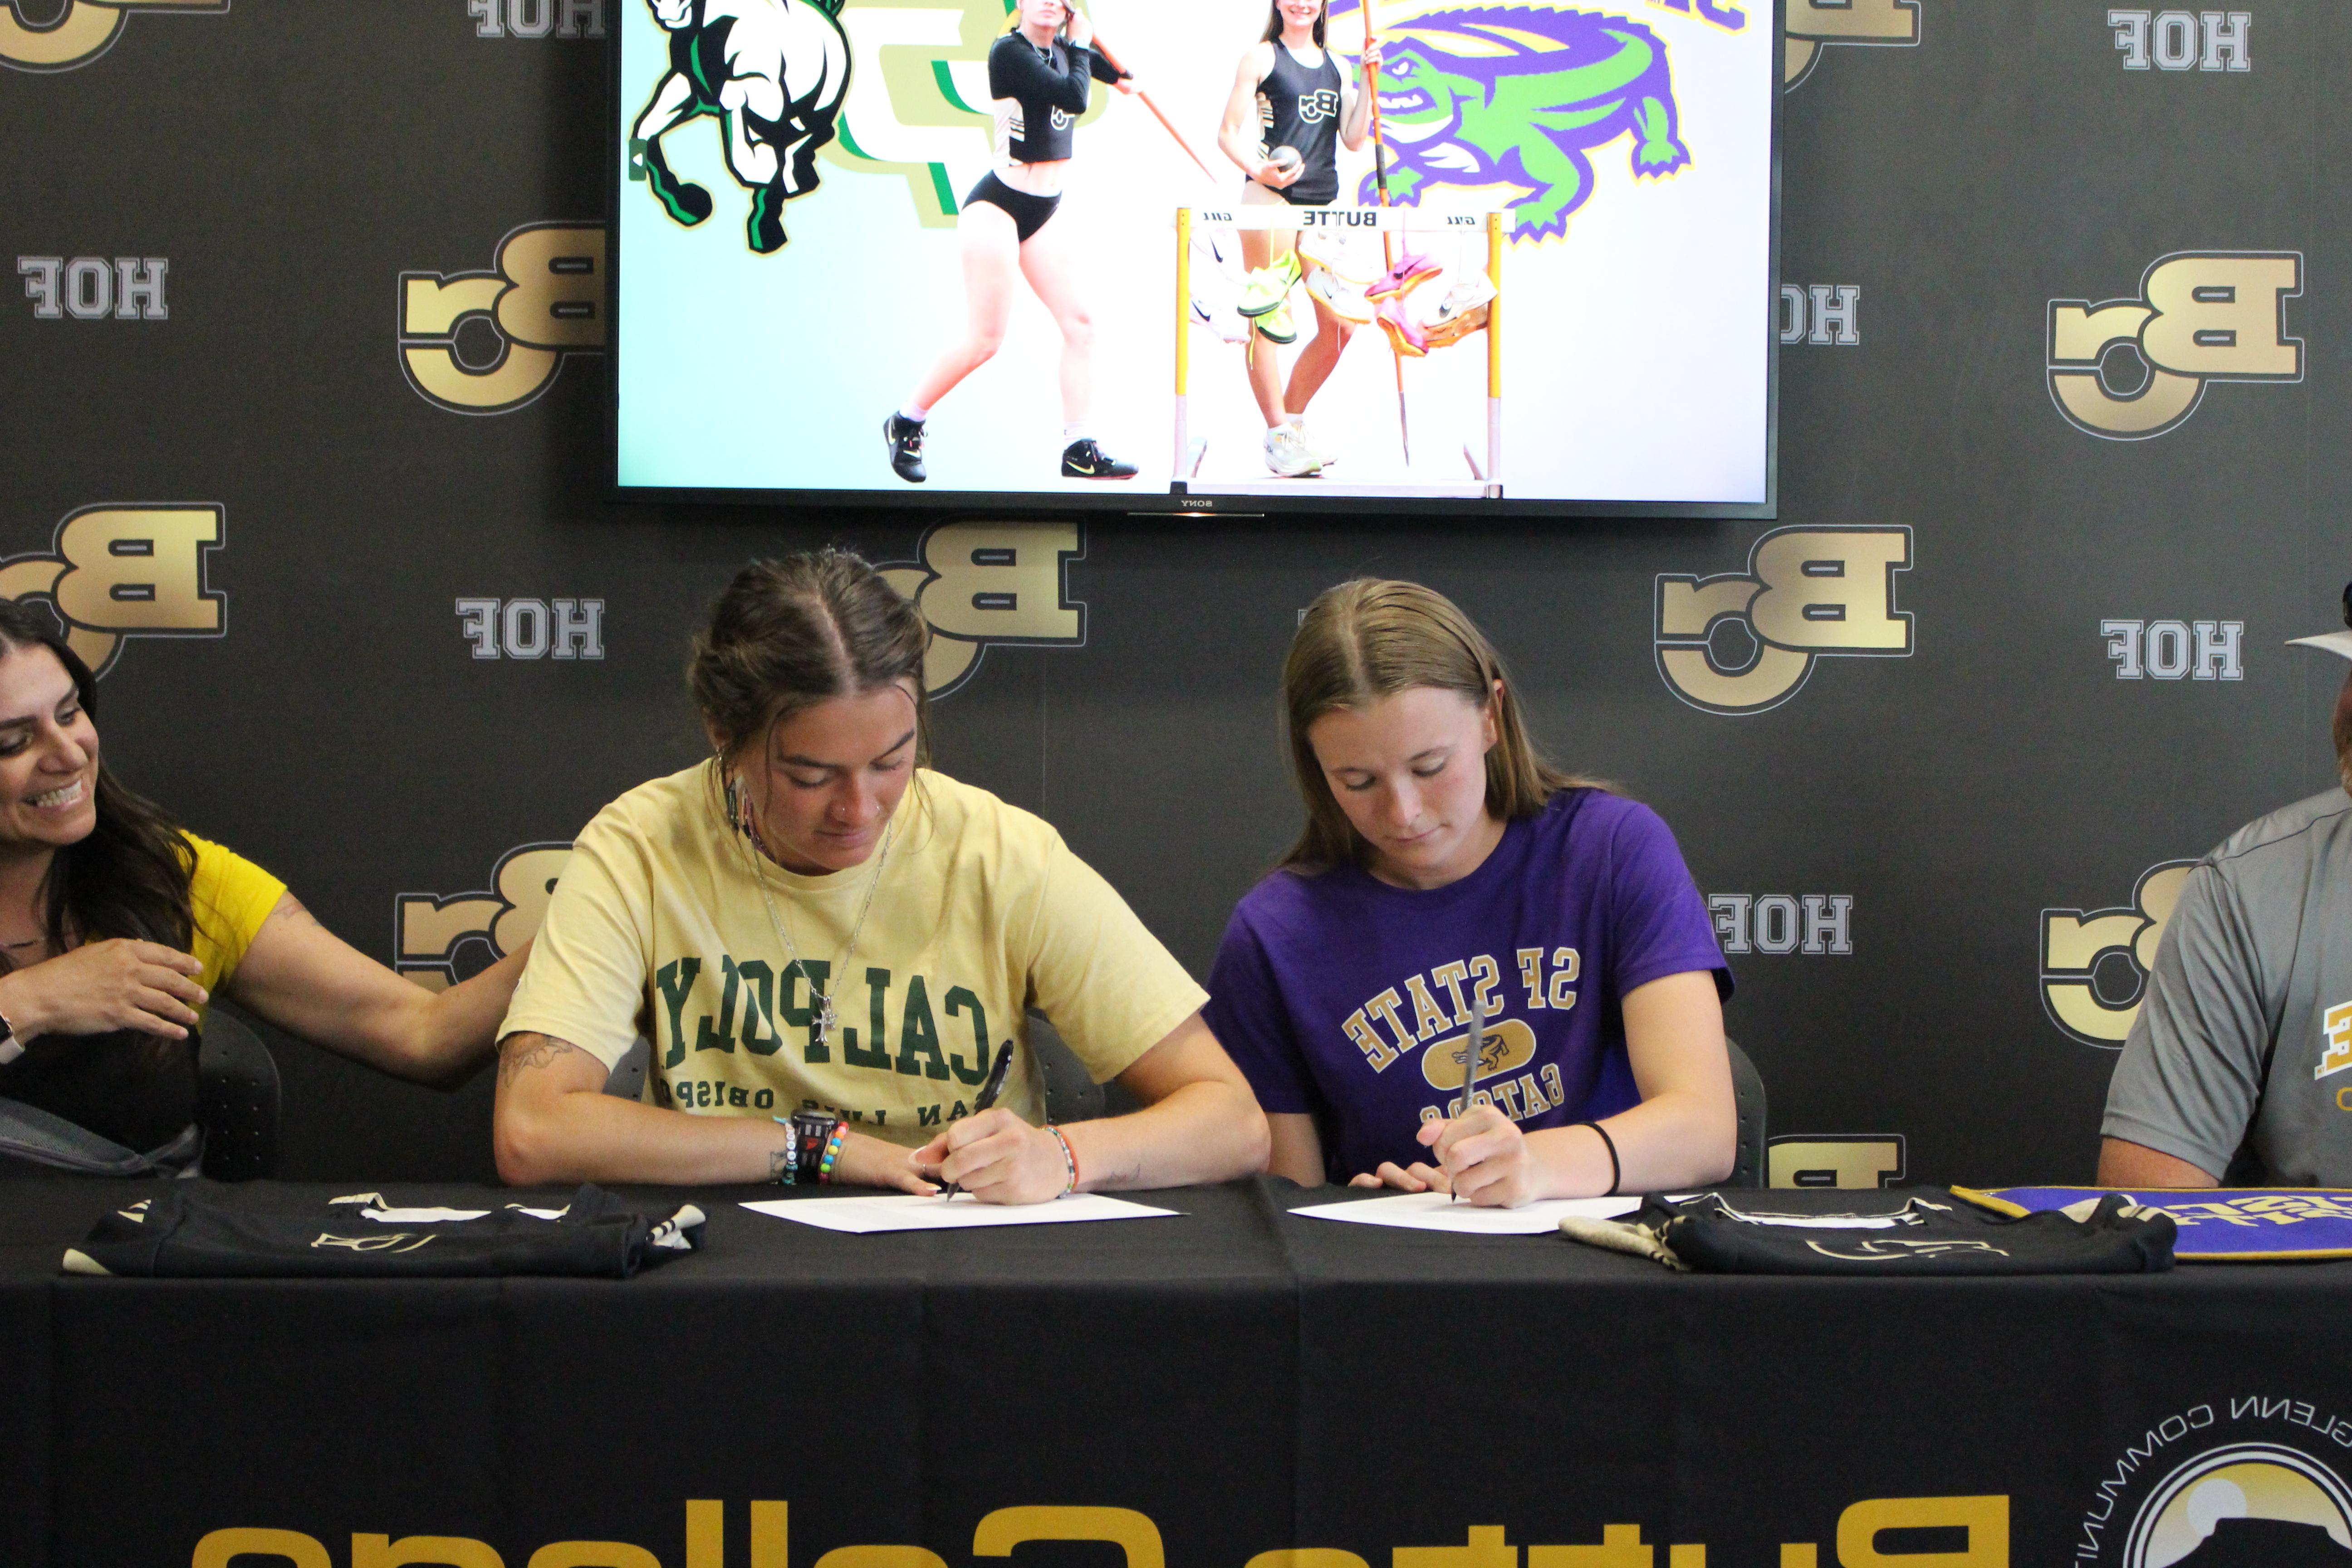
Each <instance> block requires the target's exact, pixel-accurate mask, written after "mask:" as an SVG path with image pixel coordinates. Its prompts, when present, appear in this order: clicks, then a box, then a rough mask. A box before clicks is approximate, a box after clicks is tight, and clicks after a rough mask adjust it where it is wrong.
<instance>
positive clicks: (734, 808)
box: [726, 773, 760, 844]
mask: <svg viewBox="0 0 2352 1568" xmlns="http://www.w3.org/2000/svg"><path fill="white" fill-rule="evenodd" d="M726 778H727V820H728V821H729V822H730V823H731V824H732V825H733V826H734V828H735V831H736V832H738V833H740V834H741V835H742V836H743V837H746V838H748V839H750V840H751V842H752V843H754V844H757V843H758V842H759V841H760V832H759V829H758V828H757V827H755V826H753V825H752V822H751V797H750V795H748V794H747V793H746V791H745V790H744V788H743V781H742V780H740V779H739V778H737V777H736V776H735V775H734V774H733V773H729V774H727V775H726Z"/></svg>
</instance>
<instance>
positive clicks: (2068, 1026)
mask: <svg viewBox="0 0 2352 1568" xmlns="http://www.w3.org/2000/svg"><path fill="white" fill-rule="evenodd" d="M2196 864H2197V862H2196V861H2194V860H2164V861H2159V862H2158V864H2156V865H2154V866H2150V867H2149V868H2147V870H2145V871H2143V872H2141V873H2140V877H2139V883H2138V885H2137V887H2135V888H2134V889H2132V901H2131V904H2130V906H2129V907H2128V908H2125V909H2114V910H2042V1009H2043V1010H2044V1011H2045V1012H2047V1013H2048V1014H2049V1015H2050V1021H2051V1022H2052V1023H2053V1024H2055V1025H2057V1026H2058V1027H2059V1028H2060V1029H2062V1030H2063V1031H2065V1033H2066V1035H2067V1037H2069V1038H2071V1039H2076V1040H2080V1041H2082V1042H2083V1044H2084V1045H2086V1046H2104V1047H2108V1048H2110V1049H2113V1048H2115V1047H2119V1046H2121V1045H2122V1044H2123V1043H2124V1041H2125V1039H2126V1037H2129V1036H2130V1034H2131V1030H2132V1024H2133V1022H2134V1021H2135V1020H2136V1019H2137V1018H2138V1017H2139V1004H2140V998H2141V997H2142V996H2143V995H2144V994H2146V992H2147V977H2148V975H2149V974H2150V973H2153V972H2154V970H2155V968H2156V947H2157V943H2158V941H2160V940H2161V939H2162V938H2163V936H2164V926H2165V922H2166V921H2169V920H2170V919H2171V918H2172V906H2173V905H2174V903H2176V902H2177V901H2178V900H2179V898H2180V885H2181V884H2182V883H2183V882H2185V881H2187V880H2188V879H2189V871H2190V869H2191V868H2194V867H2195V866H2196Z"/></svg>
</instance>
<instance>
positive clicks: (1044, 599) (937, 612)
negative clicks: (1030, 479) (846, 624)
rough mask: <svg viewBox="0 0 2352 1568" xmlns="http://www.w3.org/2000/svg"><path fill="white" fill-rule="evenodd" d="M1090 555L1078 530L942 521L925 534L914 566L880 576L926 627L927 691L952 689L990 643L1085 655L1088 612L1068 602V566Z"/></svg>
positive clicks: (1069, 525) (1065, 525) (1061, 525)
mask: <svg viewBox="0 0 2352 1568" xmlns="http://www.w3.org/2000/svg"><path fill="white" fill-rule="evenodd" d="M1086 552H1087V542H1086V535H1085V533H1084V532H1082V531H1080V529H1079V526H1078V525H1077V524H1076V523H1075V522H946V523H941V524H940V526H939V527H937V528H934V529H932V530H931V531H929V532H928V533H926V534H924V535H923V542H922V543H921V545H920V546H919V547H918V549H917V551H916V553H917V555H918V557H919V561H918V563H916V564H914V565H906V566H885V567H883V568H882V575H883V576H884V577H885V578H886V579H887V580H888V582H889V584H890V585H891V586H892V587H894V588H896V589H898V592H899V593H901V594H904V595H906V596H907V597H908V598H909V599H912V600H913V601H914V602H915V607H916V608H917V609H918V610H919V611H921V612H922V616H923V619H924V620H926V621H928V622H929V623H930V627H931V648H930V652H929V654H928V655H926V656H925V657H924V659H923V686H924V688H925V689H927V690H928V691H929V693H930V694H931V695H932V696H933V697H945V696H946V695H948V693H950V692H951V691H953V690H955V689H957V688H958V687H960V686H961V685H962V684H963V683H964V682H965V681H967V680H969V679H971V677H972V674H973V672H974V671H976V670H978V669H979V668H980V660H981V656H982V654H984V653H986V652H987V651H988V649H989V647H990V646H991V645H992V644H994V645H1003V646H1006V647H1085V646H1086V641H1087V607H1086V605H1083V604H1079V603H1077V602H1076V601H1074V600H1073V599H1071V597H1070V596H1069V563H1071V562H1073V561H1076V560H1078V559H1080V558H1082V557H1083V556H1084V555H1085V554H1086Z"/></svg>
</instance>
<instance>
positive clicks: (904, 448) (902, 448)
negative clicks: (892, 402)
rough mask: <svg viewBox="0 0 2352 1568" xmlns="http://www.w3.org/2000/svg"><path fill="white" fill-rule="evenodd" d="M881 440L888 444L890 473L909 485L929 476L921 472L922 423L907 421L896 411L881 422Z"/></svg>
mask: <svg viewBox="0 0 2352 1568" xmlns="http://www.w3.org/2000/svg"><path fill="white" fill-rule="evenodd" d="M882 439H883V440H885V441H887V442H888V443H889V444H890V471H891V472H892V473H894V474H896V475H898V477H899V478H900V479H904V480H906V481H907V482H908V484H910V485H919V484H921V483H922V482H923V481H924V480H925V479H929V478H930V476H929V474H927V473H925V472H924V471H923V422H922V421H921V420H919V419H908V418H907V417H906V416H903V415H901V414H900V413H899V412H898V410H897V409H895V408H894V409H892V410H891V411H890V414H889V416H888V417H887V418H886V419H884V420H883V421H882Z"/></svg>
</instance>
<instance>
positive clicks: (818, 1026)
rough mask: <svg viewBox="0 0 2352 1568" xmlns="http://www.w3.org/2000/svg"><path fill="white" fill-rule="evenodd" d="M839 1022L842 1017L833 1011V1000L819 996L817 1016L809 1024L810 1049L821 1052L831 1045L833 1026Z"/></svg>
mask: <svg viewBox="0 0 2352 1568" xmlns="http://www.w3.org/2000/svg"><path fill="white" fill-rule="evenodd" d="M838 1022H840V1015H839V1014H837V1013H835V1011H834V1010H833V998H832V997H830V996H825V995H822V994H821V995H819V996H818V997H817V999H816V1016H815V1017H814V1019H813V1020H811V1021H810V1024H809V1045H810V1047H812V1048H814V1049H815V1050H820V1051H821V1050H823V1049H824V1048H825V1047H826V1046H827V1045H829V1044H831V1043H832V1040H833V1026H835V1024H836V1023H838Z"/></svg>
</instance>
